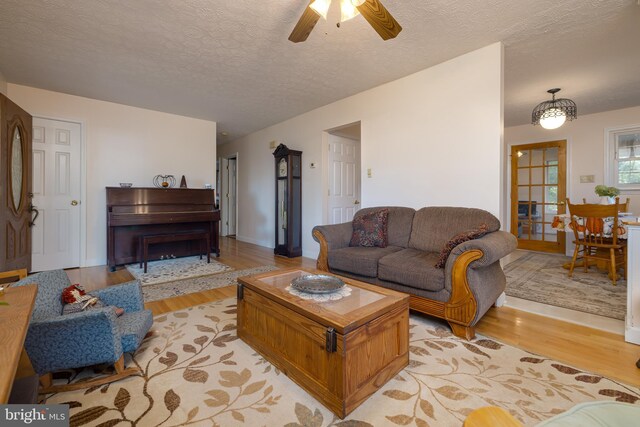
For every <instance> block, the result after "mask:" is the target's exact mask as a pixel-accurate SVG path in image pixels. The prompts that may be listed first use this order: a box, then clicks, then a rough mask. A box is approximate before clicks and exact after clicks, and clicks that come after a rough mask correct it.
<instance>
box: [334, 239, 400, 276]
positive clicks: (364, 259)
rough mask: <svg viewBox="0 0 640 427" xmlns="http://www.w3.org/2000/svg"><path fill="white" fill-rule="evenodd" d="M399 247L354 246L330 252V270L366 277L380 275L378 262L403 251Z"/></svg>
mask: <svg viewBox="0 0 640 427" xmlns="http://www.w3.org/2000/svg"><path fill="white" fill-rule="evenodd" d="M401 249H402V248H399V247H397V246H387V247H386V248H368V247H364V246H354V247H347V248H342V249H336V250H333V251H329V268H330V269H331V270H332V271H333V270H342V271H348V272H350V273H354V274H360V275H362V276H366V277H376V276H377V275H378V260H379V259H380V258H382V257H384V256H385V255H389V254H392V253H394V252H397V251H399V250H401Z"/></svg>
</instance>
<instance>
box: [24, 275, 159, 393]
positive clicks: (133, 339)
mask: <svg viewBox="0 0 640 427" xmlns="http://www.w3.org/2000/svg"><path fill="white" fill-rule="evenodd" d="M27 284H36V285H37V286H38V294H37V296H36V301H35V306H34V309H33V315H32V317H31V323H30V324H29V331H28V332H27V338H26V341H25V349H26V350H27V354H28V355H29V359H31V363H32V365H33V368H34V370H35V371H36V373H37V374H38V375H40V381H41V384H42V386H43V390H41V392H42V393H49V392H54V391H63V390H70V389H74V388H85V387H90V386H93V385H98V384H105V383H108V382H112V381H116V380H119V379H121V378H124V377H127V376H129V375H132V374H135V373H137V372H138V370H137V369H135V368H129V369H125V368H124V357H123V354H124V353H128V352H134V351H135V350H136V349H137V348H138V346H139V345H140V343H141V342H142V340H143V338H144V336H145V334H146V333H147V331H148V330H149V328H150V327H151V325H152V324H153V316H152V314H151V311H149V310H144V302H143V299H142V290H141V287H140V282H138V281H137V280H136V281H132V282H127V283H123V284H121V285H116V286H110V287H107V288H104V289H100V290H95V291H91V292H90V293H91V294H92V295H95V296H97V297H98V298H100V300H101V301H102V302H103V303H104V304H105V307H101V308H94V309H91V310H87V311H82V312H79V313H72V314H65V315H63V314H62V299H61V295H62V290H63V289H64V288H66V287H67V286H69V285H71V282H70V281H69V278H68V276H67V273H65V272H64V270H54V271H45V272H42V273H36V274H33V275H31V276H29V277H27V278H25V279H22V280H20V281H19V282H17V283H15V284H13V286H21V285H27ZM113 306H117V307H121V308H123V309H124V310H125V312H124V314H123V315H122V316H120V317H117V316H116V314H115V311H114V307H113ZM101 363H108V364H113V365H114V366H115V370H116V373H115V374H114V375H111V376H108V377H101V378H97V379H95V380H93V381H87V382H82V383H79V384H77V385H76V384H67V385H62V386H52V383H51V373H52V372H54V371H57V370H61V369H70V368H79V367H84V366H90V365H96V364H101Z"/></svg>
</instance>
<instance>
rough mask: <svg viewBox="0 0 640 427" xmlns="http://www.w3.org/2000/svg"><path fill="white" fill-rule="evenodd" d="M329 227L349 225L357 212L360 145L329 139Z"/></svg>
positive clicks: (332, 137)
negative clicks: (345, 223)
mask: <svg viewBox="0 0 640 427" xmlns="http://www.w3.org/2000/svg"><path fill="white" fill-rule="evenodd" d="M328 160H329V161H328V165H329V199H328V207H329V224H340V223H343V222H349V221H351V220H352V219H353V215H354V214H355V213H356V212H357V211H358V209H360V143H359V141H355V140H353V139H349V138H344V137H341V136H337V135H329V158H328Z"/></svg>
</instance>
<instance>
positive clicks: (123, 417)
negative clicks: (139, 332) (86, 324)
mask: <svg viewBox="0 0 640 427" xmlns="http://www.w3.org/2000/svg"><path fill="white" fill-rule="evenodd" d="M235 318H236V300H235V298H231V299H226V300H222V301H217V302H213V303H208V304H205V305H201V306H197V307H191V308H189V309H187V310H182V311H177V312H172V313H168V314H165V315H161V316H158V317H156V318H155V323H154V326H153V330H154V331H155V333H154V335H153V336H151V337H149V338H147V339H146V340H145V341H144V342H143V344H142V346H141V348H140V349H139V350H138V352H137V353H136V354H135V355H134V356H133V358H132V359H130V360H128V364H127V366H132V365H134V366H138V367H140V369H141V370H142V375H141V376H137V377H130V378H127V379H124V380H122V381H119V382H116V383H112V384H110V385H105V386H98V387H94V388H89V389H87V390H79V391H72V392H67V393H58V394H54V395H49V396H47V399H46V403H47V404H54V403H67V404H69V405H70V408H71V409H70V415H71V418H70V423H71V426H84V425H91V426H96V425H100V426H114V425H131V426H163V427H173V426H180V425H194V426H225V427H226V426H287V427H298V426H313V427H323V426H342V427H345V426H349V427H358V426H393V425H398V426H401V425H415V426H418V427H425V426H438V427H443V426H444V427H446V426H456V427H457V426H460V425H462V421H463V420H464V419H465V417H466V416H467V415H468V414H469V413H470V412H471V411H472V410H473V409H475V408H479V407H482V406H486V405H497V406H500V407H502V408H505V409H507V410H508V411H509V412H511V413H512V414H513V415H514V416H515V417H516V418H518V419H519V420H520V421H521V422H523V423H524V424H525V425H533V424H536V423H537V422H539V421H540V420H543V419H546V418H549V417H551V416H553V415H555V414H558V413H560V412H563V411H565V410H567V409H569V408H571V407H572V406H574V405H575V404H577V403H580V402H585V401H594V400H617V401H622V402H630V403H637V402H638V401H639V399H640V390H639V389H638V388H634V387H629V386H625V385H623V384H621V383H619V382H616V381H613V380H610V379H607V378H604V377H602V376H599V375H594V374H590V373H588V372H583V371H581V370H579V369H575V368H572V367H570V366H566V365H564V364H561V363H558V362H556V361H553V360H550V359H547V358H544V357H539V356H535V355H533V354H531V353H527V352H525V351H522V350H519V349H516V348H514V347H510V346H507V345H504V344H501V343H499V342H496V341H493V340H491V339H487V338H484V337H478V338H476V339H475V340H474V341H469V342H468V341H463V340H460V339H459V338H456V337H454V336H453V335H452V334H451V332H450V330H449V329H448V328H445V327H443V326H442V325H441V324H439V323H437V322H436V321H435V320H432V319H428V318H425V317H417V316H411V320H410V321H411V327H410V331H411V332H410V364H409V366H407V367H406V368H405V369H404V370H403V371H401V372H400V373H399V374H398V375H397V376H396V377H395V378H393V379H392V380H390V381H389V382H388V383H387V384H386V385H385V386H384V387H383V388H382V389H380V390H378V391H377V392H376V393H375V394H373V395H372V396H371V397H370V398H369V399H368V400H366V401H365V402H364V403H363V404H362V405H361V406H359V407H358V408H357V409H356V410H355V411H354V412H352V413H351V414H350V415H349V416H348V417H347V418H346V419H345V420H340V419H338V418H337V417H336V416H334V415H333V414H332V413H331V412H330V411H329V410H327V409H326V408H325V407H324V406H322V404H320V403H319V402H318V401H316V400H315V399H314V398H312V397H311V396H309V394H307V393H306V392H305V391H304V390H302V389H301V388H300V387H298V386H297V385H296V384H295V383H294V382H292V381H291V380H290V379H289V378H287V376H286V375H284V374H283V373H282V372H280V371H279V370H278V369H276V368H274V367H273V366H272V365H271V364H269V363H268V362H266V361H265V360H264V359H263V358H262V357H260V356H259V355H258V354H256V353H255V352H254V351H253V350H252V348H251V347H249V346H248V345H246V344H245V343H244V342H242V341H241V340H239V339H238V338H237V336H236V322H235ZM88 371H89V370H84V371H81V372H75V371H69V372H61V373H59V374H57V375H56V377H57V380H56V382H57V383H60V382H62V383H64V382H75V381H79V380H81V378H83V377H85V376H86V374H87V372H88Z"/></svg>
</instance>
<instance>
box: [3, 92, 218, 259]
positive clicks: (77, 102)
mask: <svg viewBox="0 0 640 427" xmlns="http://www.w3.org/2000/svg"><path fill="white" fill-rule="evenodd" d="M8 96H9V98H11V100H13V101H14V102H15V103H16V104H18V105H19V106H21V107H22V108H24V109H25V110H26V111H27V112H29V113H30V114H31V115H33V116H41V117H47V118H54V119H65V120H70V121H77V122H80V123H81V124H82V126H83V138H84V141H85V144H86V152H85V156H86V186H85V189H86V200H83V204H84V207H85V208H86V217H87V224H86V228H87V229H86V248H87V249H86V254H84V256H83V258H86V259H85V261H84V265H102V264H106V252H107V243H106V209H105V206H106V191H105V187H107V186H117V185H118V183H120V182H132V183H133V184H134V186H136V187H151V186H153V177H154V176H155V175H158V174H172V175H174V176H175V177H176V180H177V181H178V183H179V182H180V178H181V176H182V175H183V174H184V175H185V177H186V179H187V184H188V185H189V187H192V188H202V187H203V186H204V184H205V183H211V184H213V183H214V179H215V170H216V164H215V157H216V123H215V122H210V121H205V120H199V119H192V118H189V117H183V116H176V115H173V114H166V113H161V112H157V111H151V110H145V109H141V108H135V107H129V106H126V105H121V104H114V103H111V102H104V101H97V100H94V99H89V98H82V97H78V96H72V95H66V94H62V93H57V92H50V91H46V90H42V89H35V88H32V87H27V86H19V85H14V84H11V83H9V84H8Z"/></svg>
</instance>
